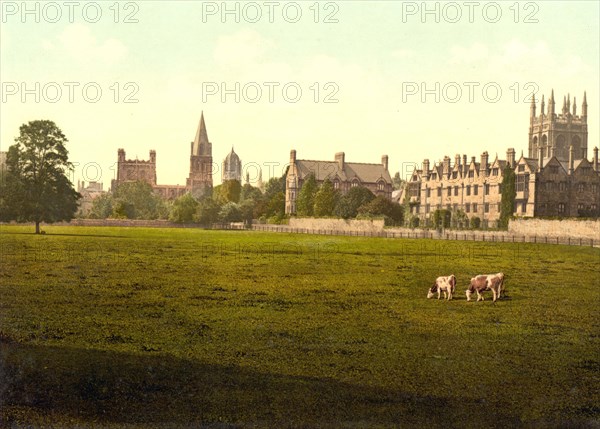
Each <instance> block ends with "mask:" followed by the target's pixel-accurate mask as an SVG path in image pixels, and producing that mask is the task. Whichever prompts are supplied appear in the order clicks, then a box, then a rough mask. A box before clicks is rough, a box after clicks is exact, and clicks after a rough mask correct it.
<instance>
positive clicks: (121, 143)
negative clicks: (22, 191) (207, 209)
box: [0, 1, 600, 188]
mask: <svg viewBox="0 0 600 429" xmlns="http://www.w3.org/2000/svg"><path fill="white" fill-rule="evenodd" d="M90 3H93V2H80V7H79V8H78V9H75V13H74V16H73V18H74V19H73V21H74V22H72V23H71V22H69V16H68V9H67V8H66V7H63V8H62V9H61V12H62V19H59V20H58V22H56V23H50V22H47V19H50V20H52V19H54V16H55V10H54V9H52V7H53V6H52V7H51V6H48V4H49V3H46V2H30V3H29V7H30V8H31V9H32V10H33V9H34V8H35V7H36V6H35V5H36V4H37V5H38V6H37V7H38V8H39V11H40V19H39V21H40V22H39V23H36V22H35V18H36V17H35V15H32V14H30V15H25V16H22V14H21V12H22V10H15V7H16V8H20V7H21V2H2V19H1V22H0V25H1V34H0V36H1V40H0V43H1V49H0V52H1V53H0V60H1V61H0V76H1V80H2V83H3V87H2V97H3V100H2V101H3V102H2V105H1V110H0V145H1V146H2V150H6V148H7V147H8V146H9V145H10V144H12V143H13V139H14V137H16V135H17V134H18V129H19V126H20V125H21V124H22V123H24V122H27V121H30V120H34V119H52V120H54V121H55V122H56V123H57V124H58V125H59V126H60V127H61V128H62V129H63V131H64V132H65V134H66V135H67V137H68V138H69V140H70V142H69V145H68V149H69V151H70V154H71V159H72V161H74V162H76V163H78V168H77V175H76V179H79V178H82V175H83V169H82V167H83V166H84V165H86V164H89V163H97V164H98V165H100V167H101V168H102V177H101V181H103V182H104V183H105V188H107V187H108V186H109V182H110V179H111V178H112V177H113V174H114V171H112V170H111V167H112V166H113V164H114V163H115V162H116V158H117V149H118V148H121V147H122V148H124V149H125V150H126V152H127V157H128V158H135V157H136V156H137V157H138V158H140V159H147V158H148V152H149V150H151V149H155V150H156V151H157V162H158V167H157V173H158V181H159V183H161V184H177V183H179V184H183V183H185V178H186V177H187V173H188V165H189V150H190V141H191V140H192V139H193V137H194V134H195V132H196V127H197V124H198V120H199V117H200V113H201V111H202V110H204V113H205V118H206V124H207V128H208V135H209V138H210V140H211V141H212V142H213V157H214V160H215V162H217V163H218V165H219V167H220V163H221V161H222V159H223V158H224V157H225V155H226V153H227V152H229V150H231V147H232V146H235V150H236V152H237V153H238V154H239V156H240V157H241V159H242V161H243V162H244V163H250V162H252V163H257V164H260V165H263V166H264V167H265V175H266V176H267V175H268V174H267V170H268V167H267V166H266V164H267V163H279V164H280V166H279V167H278V168H277V169H276V171H275V174H281V169H282V168H283V166H284V165H285V163H286V162H287V161H288V158H289V152H290V150H291V149H296V150H297V152H298V157H299V158H306V159H333V156H334V153H335V152H338V151H345V152H346V159H347V160H349V161H354V162H379V161H380V159H381V155H382V154H388V155H389V156H390V172H391V173H392V174H393V173H394V172H396V171H402V170H403V169H407V168H410V167H407V165H411V164H412V163H415V162H417V163H420V162H421V161H422V160H423V158H431V160H432V161H437V160H440V159H441V158H443V156H444V155H446V154H447V155H450V156H451V157H453V156H454V154H456V153H461V154H462V153H465V154H467V155H468V156H469V157H471V156H477V157H479V155H480V154H481V153H482V152H483V151H485V150H487V151H488V152H489V153H490V155H491V156H492V157H494V156H495V154H496V153H498V154H499V156H500V157H502V158H503V157H504V156H505V153H506V149H507V148H508V147H514V148H515V149H516V150H517V154H520V152H521V150H525V151H526V149H527V132H528V125H529V123H528V121H529V105H528V103H526V102H523V99H525V98H527V95H528V94H530V93H531V87H529V86H527V84H528V83H530V82H532V83H534V84H535V85H537V87H538V88H539V90H540V95H541V94H545V95H546V98H547V97H548V95H549V93H550V90H551V89H552V88H554V90H555V96H556V98H557V100H558V101H557V110H560V108H561V107H562V97H563V95H566V94H567V93H570V94H571V101H573V97H574V96H575V97H577V103H578V108H579V112H580V111H581V100H582V96H583V91H584V90H587V98H588V104H589V120H588V122H589V147H590V154H589V156H591V148H592V147H594V146H598V144H599V133H598V126H599V124H598V118H599V115H598V112H599V111H600V92H599V85H598V80H599V79H598V76H599V75H600V70H599V52H600V49H599V47H598V40H600V34H599V28H598V22H600V14H599V2H597V1H581V2H566V1H547V2H546V1H541V2H539V1H538V2H519V3H515V2H513V1H509V2H498V3H493V2H478V5H477V6H476V7H475V9H474V15H473V21H474V22H472V23H471V22H469V16H468V15H469V10H468V8H467V6H465V3H464V2H455V3H452V2H451V3H448V2H440V3H438V2H428V3H427V5H428V7H429V8H431V9H433V8H435V7H438V8H439V10H440V17H439V21H440V22H437V23H436V22H435V16H434V15H432V14H430V15H426V16H425V17H424V19H423V17H422V16H421V14H420V12H421V10H419V11H417V13H416V14H415V15H403V11H405V12H407V11H410V10H411V8H413V9H414V7H416V8H421V5H422V2H391V1H386V2H383V1H382V2H377V1H369V2H367V1H349V2H347V1H340V2H319V3H317V6H318V9H319V11H320V15H319V21H320V22H319V23H315V22H314V11H315V9H316V8H315V6H314V5H315V2H313V1H308V2H298V3H297V4H298V5H299V7H300V9H301V10H302V18H301V19H300V20H299V21H298V22H297V23H290V22H288V21H287V20H286V19H285V18H286V17H287V18H293V15H289V16H286V17H284V16H283V14H282V10H283V8H284V7H287V8H288V9H287V10H288V12H290V13H291V12H293V11H294V10H295V9H294V7H295V4H291V2H279V6H278V7H277V8H276V9H275V12H276V13H275V15H274V19H273V20H274V22H273V23H271V22H269V17H268V16H267V12H268V6H266V5H265V2H255V3H248V2H240V3H236V2H228V3H227V4H228V7H230V8H234V7H236V4H237V5H239V6H238V7H239V8H240V11H241V12H243V10H244V8H246V11H247V12H248V13H251V12H252V13H253V11H255V10H256V9H252V8H254V6H255V5H258V6H259V7H260V8H261V11H262V13H263V18H262V20H261V21H260V22H258V23H251V22H248V21H247V20H245V19H244V15H243V13H241V16H240V22H239V23H236V22H233V18H234V17H233V16H231V15H229V16H226V17H225V18H226V21H227V22H222V21H223V19H222V17H221V16H220V14H217V15H211V16H205V17H204V19H203V8H204V10H210V9H211V8H213V7H216V8H221V4H222V2H194V1H186V2H161V1H140V2H120V3H118V4H117V6H118V9H119V12H120V13H119V19H118V20H119V22H118V23H115V22H114V18H115V16H114V12H115V8H114V6H112V5H114V2H112V1H109V2H98V3H97V4H98V5H99V7H100V9H101V10H102V17H101V18H100V19H99V20H98V22H97V23H91V22H88V21H89V20H90V19H88V18H92V19H93V17H94V15H93V14H91V15H86V16H84V15H83V14H82V9H83V7H84V6H86V7H88V9H86V10H87V11H88V12H89V13H91V12H94V7H95V4H94V5H92V6H88V5H89V4H90ZM55 4H59V5H62V4H63V3H62V2H57V3H55ZM436 5H437V6H436ZM456 5H458V8H456V7H455V6H456ZM496 5H499V8H500V10H501V12H502V16H501V17H499V19H498V21H497V22H495V23H491V22H489V21H490V20H492V19H493V18H494V17H495V12H496ZM111 7H112V9H111ZM44 8H46V9H44ZM484 9H485V10H486V11H487V14H484V13H483V10H484ZM457 10H459V11H460V12H461V13H462V19H460V21H459V22H457V23H451V22H448V21H450V20H452V19H453V18H454V16H455V13H456V11H457ZM516 10H518V11H519V16H518V18H517V21H518V22H516V23H515V18H516V17H515V11H516ZM333 12H335V14H334V15H333V18H334V19H337V21H338V22H337V23H324V22H323V20H324V19H325V17H326V16H327V15H328V14H329V13H333ZM444 12H445V14H444ZM129 13H134V15H132V17H133V18H134V19H137V21H138V22H137V23H125V22H123V21H124V19H125V17H126V16H127V15H128V14H129ZM253 16H254V15H252V16H250V15H248V17H249V18H250V19H251V18H252V17H253ZM527 17H529V19H530V20H537V21H538V22H537V23H535V22H533V23H526V22H524V21H525V20H526V18H527ZM203 21H206V22H203ZM403 21H404V22H403ZM423 21H425V22H423ZM36 82H39V85H40V89H42V88H44V86H45V87H46V90H47V91H48V92H47V93H46V94H44V93H42V94H40V102H39V103H38V102H36V100H35V94H34V95H31V94H30V95H27V96H26V99H25V102H23V100H22V99H21V96H22V94H21V85H22V84H23V83H24V84H25V85H26V87H27V88H30V89H31V88H35V85H36ZM53 82H56V84H53ZM65 82H75V83H74V84H71V85H76V84H78V85H79V86H77V87H74V88H75V92H74V100H73V102H70V101H69V93H68V87H67V86H65V84H64V83H65ZM128 82H132V83H134V84H135V86H129V87H125V84H126V83H128ZM213 82H214V83H215V84H217V86H218V85H220V84H222V83H224V84H225V85H226V86H227V87H228V88H234V87H235V84H236V82H238V83H239V84H240V87H241V88H243V87H244V85H248V84H250V85H249V86H247V89H248V90H251V89H252V88H253V85H254V86H258V87H260V88H261V89H262V90H263V94H262V98H261V99H260V100H259V101H258V102H257V103H251V102H249V101H247V100H244V97H243V94H241V100H240V102H239V103H236V102H235V100H234V98H233V96H228V98H227V99H226V100H225V102H222V100H221V97H220V94H217V95H209V94H206V93H203V88H204V89H206V85H211V83H213ZM253 82H254V83H255V84H253ZM265 82H275V83H277V84H279V87H278V88H277V89H276V91H275V93H274V94H275V95H274V97H275V100H274V101H275V102H274V103H270V102H269V99H268V87H267V86H265V85H264V83H265ZM330 82H331V83H334V84H335V85H336V87H337V89H338V91H337V93H336V94H335V96H334V97H333V98H335V99H337V100H338V103H324V102H323V98H324V97H325V96H326V95H327V94H329V93H330V92H331V91H332V89H333V88H335V87H334V86H326V84H327V83H330ZM465 82H473V83H472V84H471V85H478V86H475V87H474V88H475V92H474V94H473V100H472V102H470V101H469V96H468V90H469V87H468V86H466V85H465ZM89 83H92V84H93V85H94V87H99V88H100V89H101V90H102V97H101V98H100V100H99V101H98V102H96V103H91V102H90V101H88V100H86V99H85V98H84V97H83V95H82V93H81V88H82V87H83V86H84V85H86V84H89ZM115 83H118V85H117V86H115ZM288 83H292V84H293V85H294V87H299V88H301V89H302V97H301V98H300V100H299V101H298V102H297V103H291V102H289V101H286V100H285V99H284V97H283V95H282V93H281V88H282V87H283V86H284V85H286V84H288ZM315 83H316V86H315ZM413 83H414V84H415V85H416V87H417V88H420V87H422V85H424V86H425V87H427V88H430V89H433V88H435V85H436V83H437V84H439V87H440V89H442V88H444V86H445V87H446V89H447V91H448V92H447V93H446V95H447V97H450V98H453V97H455V96H456V94H455V92H454V89H455V88H456V87H458V88H460V89H461V90H462V96H461V97H460V98H458V99H457V100H456V102H451V101H452V100H448V99H444V97H443V94H441V95H442V96H441V99H440V100H439V102H436V100H435V94H433V95H428V96H427V98H426V99H425V102H422V100H421V95H420V94H416V95H408V94H406V92H405V91H403V88H404V90H406V89H407V85H409V86H410V85H412V84H413ZM486 84H488V87H489V88H490V92H489V93H488V95H489V96H490V97H492V98H493V97H494V96H495V92H494V91H492V90H493V89H495V88H500V89H501V91H502V94H501V96H499V97H498V100H497V101H496V102H491V101H490V99H489V98H488V99H487V100H486V99H485V97H484V94H482V88H483V86H484V85H486ZM15 85H17V87H18V89H15V88H16V87H15ZM55 86H58V87H60V88H61V89H62V96H61V97H60V98H58V100H57V102H55V103H51V102H48V101H51V100H48V98H50V99H52V98H53V97H56V94H55V92H54V88H55ZM117 87H118V88H119V94H118V99H117V101H118V102H117V103H115V102H114V100H113V97H114V96H115V90H116V88H117ZM135 88H137V89H138V91H137V92H136V93H135V95H134V96H133V98H134V99H137V100H139V102H138V103H125V102H124V100H123V99H124V97H125V96H126V95H127V94H130V93H131V91H132V89H135ZM316 88H319V97H318V102H316V103H315V100H314V99H313V98H314V96H315V90H316ZM413 88H414V86H413ZM92 89H93V87H92ZM292 89H293V87H292ZM15 91H17V93H16V94H14V95H13V92H15ZM90 94H91V95H90ZM90 94H88V95H90V96H92V97H93V96H94V94H93V92H90ZM253 94H254V92H249V93H247V94H246V95H247V96H249V97H253ZM290 94H292V96H293V93H290ZM516 95H518V96H519V99H520V100H519V102H515V100H514V98H515V96H516ZM203 98H204V100H203ZM94 171H95V169H93V168H92V169H90V170H88V171H87V176H88V177H87V178H88V179H94V177H93V176H94V175H95V173H94ZM219 180H220V172H218V174H216V175H215V181H216V182H218V181H219Z"/></svg>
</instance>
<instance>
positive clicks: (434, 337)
mask: <svg viewBox="0 0 600 429" xmlns="http://www.w3.org/2000/svg"><path fill="white" fill-rule="evenodd" d="M31 230H32V228H31V227H15V226H10V227H8V226H1V227H0V245H1V247H0V249H1V252H2V253H1V260H0V340H1V342H0V346H1V357H0V358H1V360H0V380H2V382H1V383H0V409H1V411H0V414H1V418H2V421H1V422H0V423H2V424H4V425H6V426H9V427H10V426H11V425H14V427H19V425H23V426H25V425H27V424H31V425H33V426H35V427H44V426H45V427H81V426H83V427H136V428H137V427H139V428H142V427H143V428H145V427H198V426H206V427H215V428H221V427H224V428H228V427H353V428H354V427H444V428H446V427H502V428H504V427H522V426H525V427H527V426H529V427H556V426H563V427H565V426H566V427H586V426H587V427H597V425H598V424H600V393H599V388H598V386H599V385H600V371H599V370H600V359H599V352H598V350H600V348H599V343H600V341H599V327H600V326H599V325H600V323H599V304H600V300H599V298H598V296H599V295H598V287H599V282H598V278H599V274H600V249H597V248H596V249H594V248H589V247H567V246H556V245H535V244H512V243H502V244H500V243H477V242H475V243H473V242H453V241H448V242H445V241H431V240H401V239H381V238H358V237H324V236H310V235H284V234H267V233H253V232H212V231H202V230H192V229H189V230H188V229H185V230H184V229H182V230H179V229H140V228H131V229H128V228H84V227H79V228H76V227H72V228H71V227H46V228H45V230H46V231H47V234H46V235H43V236H35V235H32V234H31V233H30V232H31ZM498 271H503V272H504V273H505V274H506V277H507V280H506V287H507V293H508V298H507V299H504V300H501V301H499V302H497V303H495V304H494V303H492V301H491V294H490V293H489V292H488V293H487V294H488V295H486V297H487V299H486V301H485V302H478V303H477V302H466V299H465V295H464V290H465V289H466V286H467V283H468V281H469V279H470V278H471V277H472V276H473V275H475V274H478V273H487V272H498ZM451 273H453V274H455V275H456V276H457V278H458V288H457V289H458V291H457V296H456V298H455V299H454V300H453V301H450V302H447V301H442V300H440V301H437V300H435V299H432V300H427V299H426V292H427V288H428V287H429V286H430V285H431V283H432V282H433V279H434V278H435V277H437V276H438V275H447V274H451Z"/></svg>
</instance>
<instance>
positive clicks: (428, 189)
mask: <svg viewBox="0 0 600 429" xmlns="http://www.w3.org/2000/svg"><path fill="white" fill-rule="evenodd" d="M429 197H431V188H427V198H429Z"/></svg>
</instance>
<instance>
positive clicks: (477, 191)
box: [473, 185, 479, 195]
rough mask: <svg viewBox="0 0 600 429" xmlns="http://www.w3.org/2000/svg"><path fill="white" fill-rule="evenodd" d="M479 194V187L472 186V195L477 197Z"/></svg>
mask: <svg viewBox="0 0 600 429" xmlns="http://www.w3.org/2000/svg"><path fill="white" fill-rule="evenodd" d="M478 194H479V185H474V186H473V195H478Z"/></svg>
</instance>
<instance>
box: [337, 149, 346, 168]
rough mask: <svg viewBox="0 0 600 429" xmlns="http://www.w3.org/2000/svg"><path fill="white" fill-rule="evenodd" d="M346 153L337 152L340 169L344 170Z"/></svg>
mask: <svg viewBox="0 0 600 429" xmlns="http://www.w3.org/2000/svg"><path fill="white" fill-rule="evenodd" d="M345 158H346V154H345V153H344V152H338V153H336V154H335V161H336V162H337V163H338V167H339V169H340V171H344V161H345Z"/></svg>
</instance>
